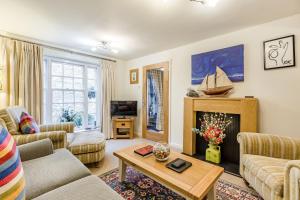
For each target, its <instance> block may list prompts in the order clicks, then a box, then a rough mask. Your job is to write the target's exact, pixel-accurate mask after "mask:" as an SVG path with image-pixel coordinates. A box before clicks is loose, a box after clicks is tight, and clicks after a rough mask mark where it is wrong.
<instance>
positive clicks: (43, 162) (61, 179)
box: [23, 149, 91, 199]
mask: <svg viewBox="0 0 300 200" xmlns="http://www.w3.org/2000/svg"><path fill="white" fill-rule="evenodd" d="M23 166H24V173H25V180H26V183H27V184H26V188H25V189H26V199H32V198H35V197H37V196H40V195H41V194H44V193H46V192H49V191H51V190H54V189H56V188H58V187H61V186H62V185H65V184H68V183H70V182H73V181H75V180H78V179H80V178H83V177H86V176H89V175H90V174H91V172H90V171H89V170H88V169H87V168H86V167H85V166H84V165H83V164H82V163H81V162H80V161H79V160H78V159H77V158H75V157H74V156H73V155H72V154H71V153H70V152H69V151H68V150H66V149H59V150H57V151H55V153H54V154H51V155H49V156H45V157H42V158H37V159H33V160H29V161H25V162H23Z"/></svg>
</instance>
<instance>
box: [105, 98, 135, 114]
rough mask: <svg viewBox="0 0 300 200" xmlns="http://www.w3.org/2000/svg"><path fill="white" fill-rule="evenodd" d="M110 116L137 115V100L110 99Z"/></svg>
mask: <svg viewBox="0 0 300 200" xmlns="http://www.w3.org/2000/svg"><path fill="white" fill-rule="evenodd" d="M110 112H111V116H112V117H126V116H137V101H111V104H110Z"/></svg>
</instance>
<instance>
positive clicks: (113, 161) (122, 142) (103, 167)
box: [88, 138, 247, 188]
mask: <svg viewBox="0 0 300 200" xmlns="http://www.w3.org/2000/svg"><path fill="white" fill-rule="evenodd" d="M145 142H146V143H153V142H152V141H149V140H146V139H142V138H135V139H133V140H129V139H119V140H108V141H107V143H106V152H105V158H104V159H103V161H101V163H100V164H99V166H98V167H95V166H94V165H89V166H88V167H89V169H90V170H91V171H92V173H93V174H94V175H97V176H99V175H101V174H103V173H105V172H108V171H110V170H113V169H115V168H117V167H118V166H119V160H118V158H116V157H115V156H114V155H113V152H114V151H117V150H119V149H122V148H125V147H129V146H132V145H136V144H142V143H145ZM221 179H223V180H226V181H228V182H231V183H233V184H236V185H239V186H241V187H245V188H247V185H246V184H245V183H244V181H243V180H242V179H241V178H239V177H236V176H233V175H230V174H227V173H223V175H222V176H221Z"/></svg>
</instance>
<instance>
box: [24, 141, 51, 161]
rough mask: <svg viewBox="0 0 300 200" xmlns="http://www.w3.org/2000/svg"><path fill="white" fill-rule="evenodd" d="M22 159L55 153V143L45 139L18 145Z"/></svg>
mask: <svg viewBox="0 0 300 200" xmlns="http://www.w3.org/2000/svg"><path fill="white" fill-rule="evenodd" d="M18 149H19V152H20V157H21V160H22V161H27V160H32V159H36V158H40V157H44V156H48V155H50V154H53V145H52V142H51V140H50V139H43V140H39V141H35V142H31V143H28V144H23V145H20V146H18Z"/></svg>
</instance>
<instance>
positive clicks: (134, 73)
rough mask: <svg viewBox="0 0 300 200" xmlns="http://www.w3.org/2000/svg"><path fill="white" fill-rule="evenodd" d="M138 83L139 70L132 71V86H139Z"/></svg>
mask: <svg viewBox="0 0 300 200" xmlns="http://www.w3.org/2000/svg"><path fill="white" fill-rule="evenodd" d="M138 83H139V69H131V70H130V84H138Z"/></svg>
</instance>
